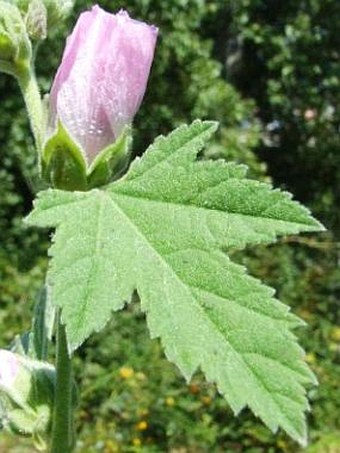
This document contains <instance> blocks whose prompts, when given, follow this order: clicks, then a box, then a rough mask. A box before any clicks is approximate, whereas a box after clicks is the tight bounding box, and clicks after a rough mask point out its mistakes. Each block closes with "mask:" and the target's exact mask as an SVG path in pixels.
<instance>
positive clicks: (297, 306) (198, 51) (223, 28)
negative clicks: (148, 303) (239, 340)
mask: <svg viewBox="0 0 340 453" xmlns="http://www.w3.org/2000/svg"><path fill="white" fill-rule="evenodd" d="M91 3H92V2H90V1H83V0H81V1H78V2H76V9H75V14H74V17H75V16H76V15H78V13H79V11H81V10H82V9H84V8H85V7H89V6H90V5H91ZM99 3H100V5H101V6H102V7H104V8H107V9H111V10H113V11H114V10H117V9H119V8H120V7H122V6H124V7H125V8H126V9H128V10H129V11H130V12H131V14H133V15H135V16H136V17H137V18H141V19H144V20H147V21H149V22H151V23H156V24H157V25H158V26H159V27H160V29H161V39H160V44H159V46H158V53H157V56H156V59H155V63H154V67H153V72H152V78H151V80H150V82H149V87H150V89H149V90H148V92H147V96H146V99H145V101H144V103H143V107H142V109H141V111H140V113H139V116H138V117H137V118H136V121H135V126H136V130H135V152H136V153H137V154H138V153H139V150H140V149H145V147H146V145H147V144H148V143H149V142H150V141H151V140H152V139H153V138H154V137H155V136H156V135H158V133H166V132H168V131H169V130H171V129H173V128H174V127H176V126H178V125H179V124H180V123H182V122H189V121H191V119H193V118H194V117H196V116H198V117H201V118H208V119H212V118H213V119H217V120H219V121H220V122H221V128H220V132H219V135H218V138H217V141H216V142H215V143H213V145H212V146H211V147H209V149H208V150H207V151H206V153H207V154H208V155H209V156H214V157H225V158H227V159H234V160H236V161H238V162H243V163H247V164H248V165H250V167H251V170H252V174H256V175H257V176H259V175H263V176H262V177H263V178H267V176H266V175H265V169H266V165H265V163H264V162H263V159H264V160H265V162H266V163H267V164H268V165H269V168H270V172H269V173H270V175H271V176H273V177H274V180H275V181H276V184H279V183H284V184H286V185H287V186H288V188H289V190H291V191H293V192H294V193H296V194H297V198H298V199H299V200H300V201H303V202H305V203H306V204H307V205H308V204H309V206H310V207H312V208H313V209H314V210H315V214H318V216H319V218H320V219H321V220H322V221H323V222H324V223H325V224H326V225H327V226H328V227H329V228H330V231H329V233H328V234H327V235H325V236H324V238H323V242H321V243H320V236H319V235H318V236H317V237H315V238H314V237H311V236H308V237H307V236H306V237H305V238H299V239H298V241H299V243H297V244H294V243H288V244H285V243H284V242H281V243H279V244H278V245H275V246H272V247H270V248H269V249H262V248H258V249H257V250H256V251H255V252H254V251H253V252H248V253H247V255H244V254H242V255H241V256H237V258H238V259H239V261H241V262H242V263H244V264H247V266H249V267H250V268H251V270H252V273H254V274H255V275H256V276H258V277H259V278H263V279H265V280H266V281H267V282H268V283H269V284H271V286H273V287H275V288H276V289H277V291H278V296H279V298H280V299H281V300H282V301H283V302H286V303H287V304H289V305H291V306H293V310H294V311H295V312H296V313H297V314H298V315H300V316H302V318H303V319H305V320H306V322H307V323H308V327H307V328H306V329H301V330H300V331H299V332H298V333H299V335H300V337H301V338H302V341H303V344H304V347H305V348H306V350H307V351H308V356H307V359H308V362H309V363H310V365H311V366H312V367H313V368H314V371H315V372H316V374H317V376H318V378H319V381H320V387H319V388H317V389H313V391H312V393H311V395H310V397H311V400H312V413H311V416H310V428H311V434H310V436H311V441H312V447H310V451H311V452H313V453H315V452H317V453H323V452H326V451H328V450H327V448H328V446H329V448H330V446H332V447H333V448H335V449H336V448H338V449H340V441H339V437H340V436H339V432H340V423H339V417H338V413H339V410H340V402H339V397H338V388H339V373H340V330H339V325H340V313H339V311H340V310H339V300H340V269H339V253H340V252H339V245H337V244H336V241H337V240H339V223H340V220H339V212H340V199H339V190H336V188H338V187H339V186H340V166H339V163H340V162H339V159H340V149H339V140H338V137H337V134H338V129H339V118H338V117H337V112H336V110H335V108H336V107H337V105H339V104H340V102H339V101H337V98H338V96H339V94H338V93H339V76H338V74H339V53H338V52H339V51H338V49H339V45H338V44H339V43H338V40H339V38H338V36H339V35H338V32H337V22H336V18H337V17H338V16H339V7H340V4H339V2H338V1H337V0H324V1H321V0H306V1H304V2H296V1H294V0H290V1H288V2H279V1H269V0H267V1H262V0H242V1H240V2H236V1H234V0H230V1H225V0H211V1H209V2H205V1H203V0H168V1H167V2H163V1H162V0H139V1H138V2H137V1H135V0H130V1H127V2H124V5H122V4H121V2H119V1H111V0H107V1H101V2H99ZM73 21H74V18H73V19H72V18H71V19H70V20H69V23H72V22H73ZM69 23H65V24H62V27H61V29H59V30H58V32H57V35H56V36H54V37H53V39H50V40H49V41H48V42H46V43H44V44H43V46H42V47H41V49H40V51H39V58H38V60H37V61H38V64H39V62H40V67H38V73H39V74H41V80H40V82H41V86H42V87H43V90H44V92H47V91H48V89H49V86H48V82H47V81H48V80H49V78H50V77H51V74H53V73H54V71H55V69H56V67H57V64H58V62H59V60H60V56H61V51H62V48H63V45H64V41H63V40H64V37H65V33H66V31H67V30H68V29H69ZM226 80H229V82H227V81H226ZM235 87H236V88H237V90H236V88H235ZM244 97H252V98H253V99H254V101H250V100H245V99H244ZM0 105H1V107H0V109H1V114H0V142H1V149H0V155H1V157H0V159H1V163H2V166H1V170H0V186H1V203H0V205H1V206H0V243H1V245H2V247H1V251H0V279H1V283H0V285H1V302H0V303H1V305H0V310H1V322H2V324H1V325H2V326H3V328H2V330H1V333H0V335H1V344H2V345H3V346H4V345H6V344H7V343H8V340H9V339H10V338H11V337H12V336H13V334H15V333H18V332H20V331H21V330H22V329H23V328H25V327H26V326H25V323H26V322H27V321H26V320H27V319H29V313H30V310H31V301H32V299H33V295H34V292H35V291H36V290H37V289H38V288H39V285H40V282H41V281H42V271H41V270H40V269H39V267H38V264H39V265H40V264H41V260H43V259H44V256H45V244H46V239H47V238H46V237H44V235H42V234H41V233H38V232H37V231H36V230H33V229H32V230H30V234H27V232H26V231H24V230H23V226H22V223H21V219H22V216H23V215H24V214H26V213H27V212H28V211H29V210H30V208H31V200H32V195H33V192H34V179H35V178H34V174H33V170H32V171H30V170H27V168H28V169H29V168H33V165H32V157H31V156H32V155H33V152H31V153H30V152H29V150H30V149H31V150H32V149H33V148H32V139H31V137H30V135H29V133H28V125H27V124H26V120H25V118H24V115H23V105H22V101H21V98H20V97H19V93H18V91H17V87H16V85H15V83H14V82H13V81H12V80H11V79H10V78H7V77H6V76H4V75H2V76H1V77H0ZM260 121H261V122H262V124H263V127H262V128H261V126H260ZM23 150H25V151H23ZM259 156H260V158H259ZM24 169H25V170H24ZM260 262H261V266H260V265H259V263H260ZM263 263H265V264H263ZM135 311H136V313H135ZM141 316H142V315H141V314H140V313H139V311H138V309H137V308H136V307H135V308H134V309H129V310H127V311H125V312H124V313H122V314H120V315H118V316H117V317H116V318H115V320H114V321H113V322H112V323H111V324H110V325H109V326H108V327H107V328H106V330H105V332H103V333H101V334H100V335H98V336H95V337H93V338H92V339H91V340H90V341H89V342H88V343H87V344H86V345H85V347H84V348H83V349H82V350H81V352H80V354H79V357H78V367H79V375H80V370H81V371H82V373H83V372H84V373H85V379H84V382H83V385H82V411H81V418H80V420H79V421H78V425H79V429H80V430H82V431H83V433H82V436H81V437H82V438H83V439H82V440H83V442H84V445H83V446H82V447H81V450H82V451H84V452H91V451H105V452H108V453H109V452H115V451H145V452H153V451H154V452H163V451H174V450H175V448H177V449H178V448H180V447H184V448H186V449H187V450H184V451H188V452H195V453H199V452H207V451H209V452H210V451H214V452H225V451H227V452H228V451H230V452H235V451H244V450H245V449H247V451H250V452H254V453H255V452H276V451H278V452H280V451H284V452H292V453H293V452H296V451H297V447H296V445H295V444H293V443H292V442H291V441H290V440H288V438H287V437H286V436H285V435H283V434H282V433H281V434H280V435H279V436H278V437H276V436H273V435H272V434H271V433H270V432H269V431H268V430H267V429H266V428H264V427H263V426H261V424H260V422H257V421H256V419H254V417H253V416H251V415H250V414H248V413H247V412H246V413H244V414H242V415H241V417H240V418H239V419H234V418H233V417H232V415H231V412H230V410H229V409H228V407H227V405H226V403H225V402H224V401H223V399H222V398H221V397H218V396H217V395H216V390H215V388H214V387H213V386H209V385H207V384H204V383H203V380H202V379H201V376H199V375H198V376H195V377H194V380H193V382H192V384H191V385H190V386H188V387H185V385H183V384H184V383H183V380H182V378H180V376H179V374H178V373H177V371H176V369H175V368H174V367H173V366H172V365H170V364H168V363H167V362H166V361H165V360H164V358H163V356H162V353H161V351H160V348H159V345H158V343H157V342H156V341H151V340H149V339H148V337H147V334H146V331H145V324H144V322H140V318H141ZM99 345H100V346H99ZM107 398H108V401H107V402H105V403H103V402H104V401H106V399H107ZM122 445H127V447H125V449H124V450H121V448H122ZM334 445H335V447H334ZM0 449H1V443H0ZM119 449H120V450H119ZM22 451H23V450H22ZM334 451H336V450H334Z"/></svg>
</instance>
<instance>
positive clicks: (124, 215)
mask: <svg viewBox="0 0 340 453" xmlns="http://www.w3.org/2000/svg"><path fill="white" fill-rule="evenodd" d="M109 199H110V201H111V203H113V205H114V207H115V208H116V209H117V210H118V212H119V213H120V214H121V215H122V216H123V217H125V218H126V219H127V220H128V223H129V224H130V227H132V228H133V230H134V231H135V232H136V234H137V235H138V236H139V237H141V239H142V240H143V242H144V243H146V245H147V247H148V248H149V249H150V250H151V252H152V253H153V254H156V255H157V257H158V259H159V260H160V261H161V262H163V263H164V264H165V266H166V268H168V269H169V270H170V272H171V273H172V274H173V275H174V276H175V278H176V279H177V280H178V282H179V284H180V285H181V286H183V287H184V289H185V290H186V291H189V294H190V295H191V297H192V298H193V299H195V300H196V302H197V307H198V308H199V310H200V312H201V313H203V319H204V317H207V318H208V319H209V321H210V324H211V325H212V326H213V329H214V330H215V332H217V334H218V336H220V337H222V341H223V342H225V343H226V344H227V346H228V347H229V348H230V349H231V350H232V351H233V353H234V354H235V355H236V357H237V358H238V360H239V361H240V362H241V363H242V364H243V365H244V366H245V368H246V369H247V370H248V371H249V372H250V375H252V376H253V378H255V381H257V382H258V384H259V386H260V387H262V388H263V389H264V391H265V393H267V395H268V396H269V399H270V400H271V401H272V402H273V403H274V405H276V406H277V407H278V409H279V414H281V415H282V416H283V417H285V418H286V419H288V422H289V417H286V414H285V411H284V410H283V408H282V407H281V405H280V403H279V402H277V400H276V398H275V395H276V394H277V393H279V392H274V393H271V392H270V391H269V390H268V388H267V386H266V385H265V384H264V382H263V381H262V380H261V379H260V378H259V377H258V376H257V374H256V373H255V372H254V371H253V369H252V368H251V367H250V365H249V364H248V363H247V361H246V360H245V359H244V357H243V356H242V355H240V354H239V353H238V352H237V350H235V349H234V348H233V346H232V345H231V344H230V343H229V342H228V341H227V340H226V339H225V337H224V335H223V333H222V332H221V330H220V329H219V327H218V325H216V324H215V322H214V321H213V320H212V319H211V317H209V314H207V312H206V311H205V310H204V309H203V307H202V305H201V304H200V302H199V301H198V300H197V298H196V297H195V296H194V295H193V294H192V292H191V291H190V290H189V289H188V285H186V284H185V283H184V282H183V281H182V280H181V278H180V277H179V275H178V274H177V273H176V272H175V271H174V270H173V269H172V267H171V266H170V265H169V263H168V262H167V261H166V260H165V259H164V257H163V256H162V255H161V254H160V253H159V252H158V250H157V249H156V248H155V247H153V246H152V244H151V243H150V242H149V240H148V238H147V237H146V236H145V235H144V234H143V233H142V232H141V231H140V230H139V229H138V226H137V225H136V224H135V223H134V222H133V220H132V219H131V217H130V216H129V215H128V214H127V213H125V212H124V211H123V210H122V208H121V207H120V206H119V205H118V204H117V203H115V201H114V200H113V199H112V197H110V196H109ZM200 366H202V364H200ZM289 425H290V422H289Z"/></svg>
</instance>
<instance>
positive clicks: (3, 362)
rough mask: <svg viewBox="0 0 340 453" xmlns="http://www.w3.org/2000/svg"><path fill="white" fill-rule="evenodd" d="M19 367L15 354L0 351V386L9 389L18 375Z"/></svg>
mask: <svg viewBox="0 0 340 453" xmlns="http://www.w3.org/2000/svg"><path fill="white" fill-rule="evenodd" d="M19 369H20V365H19V362H18V359H17V357H16V355H15V354H13V353H12V352H10V351H6V350H5V349H0V386H3V387H7V388H11V387H12V386H13V383H14V381H15V379H16V377H17V375H18V373H19Z"/></svg>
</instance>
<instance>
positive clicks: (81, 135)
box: [48, 6, 158, 164]
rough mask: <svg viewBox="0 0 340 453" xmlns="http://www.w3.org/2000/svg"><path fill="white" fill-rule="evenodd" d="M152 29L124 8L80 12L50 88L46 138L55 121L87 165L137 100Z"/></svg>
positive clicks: (115, 135) (151, 47) (117, 131)
mask: <svg viewBox="0 0 340 453" xmlns="http://www.w3.org/2000/svg"><path fill="white" fill-rule="evenodd" d="M157 33H158V30H157V28H156V27H154V26H149V25H147V24H145V23H143V22H139V21H136V20H133V19H131V18H130V17H129V15H128V13H127V12H126V11H120V12H119V13H117V14H109V13H107V12H105V11H104V10H102V9H101V8H100V7H99V6H94V7H93V8H92V9H91V11H87V12H84V13H83V14H81V15H80V17H79V19H78V21H77V24H76V26H75V28H74V30H73V32H72V34H71V35H70V36H69V38H68V40H67V44H66V48H65V51H64V55H63V58H62V62H61V65H60V67H59V69H58V72H57V75H56V77H55V79H54V82H53V86H52V89H51V95H50V119H49V128H48V129H49V130H48V136H50V135H52V134H53V132H54V131H55V129H56V127H57V121H58V120H60V121H61V123H62V124H63V126H64V128H65V129H66V130H67V132H68V133H69V135H70V136H71V138H72V139H73V140H74V141H75V142H76V143H77V144H78V145H79V146H80V148H81V150H82V152H83V153H84V155H85V157H86V160H87V162H88V164H90V163H91V162H92V161H93V159H94V158H95V156H96V155H97V154H98V153H99V152H100V151H101V150H102V149H104V148H105V147H107V146H108V145H110V144H112V143H113V142H114V141H115V140H116V139H117V138H118V137H119V135H120V134H121V133H122V131H123V129H124V127H125V126H126V125H128V124H130V123H131V122H132V120H133V117H134V116H135V114H136V112H137V110H138V108H139V106H140V104H141V102H142V99H143V96H144V92H145V89H146V85H147V80H148V76H149V72H150V68H151V64H152V60H153V55H154V49H155V45H156V40H157Z"/></svg>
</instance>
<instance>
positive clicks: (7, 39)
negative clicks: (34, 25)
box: [0, 0, 32, 74]
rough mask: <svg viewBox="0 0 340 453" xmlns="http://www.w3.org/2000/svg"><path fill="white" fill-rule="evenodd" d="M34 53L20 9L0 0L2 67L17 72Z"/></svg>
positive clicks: (0, 57)
mask: <svg viewBox="0 0 340 453" xmlns="http://www.w3.org/2000/svg"><path fill="white" fill-rule="evenodd" d="M31 55H32V49H31V43H30V41H29V38H28V35H27V31H26V27H25V23H24V21H23V18H22V16H21V14H20V11H19V9H18V8H17V7H16V6H15V5H12V4H10V3H7V2H5V1H1V0H0V68H1V63H3V65H6V68H7V70H6V72H10V73H13V74H15V73H16V72H18V71H20V70H21V69H22V68H23V67H27V66H28V65H29V63H30V59H31Z"/></svg>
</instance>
